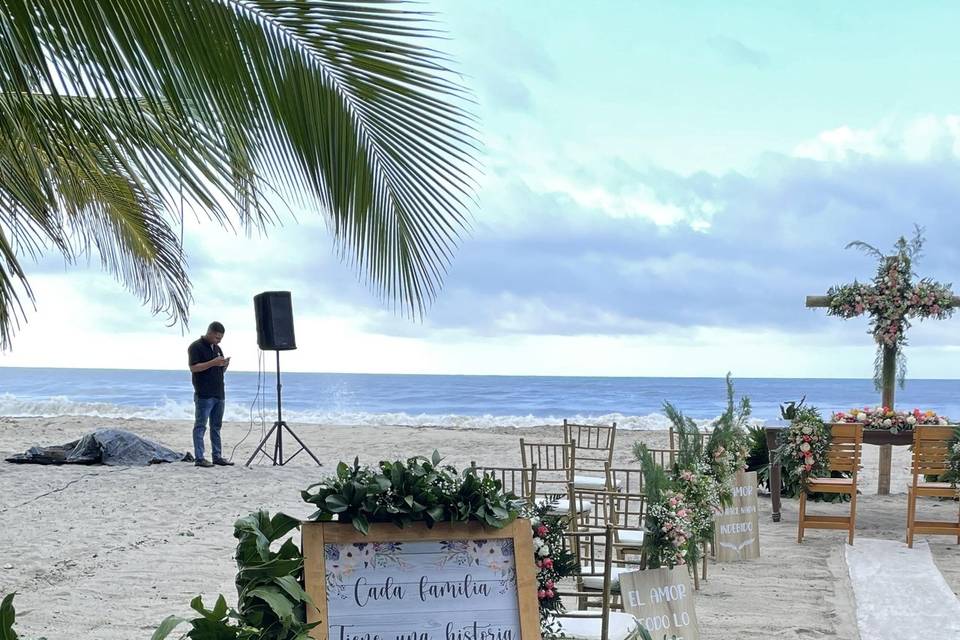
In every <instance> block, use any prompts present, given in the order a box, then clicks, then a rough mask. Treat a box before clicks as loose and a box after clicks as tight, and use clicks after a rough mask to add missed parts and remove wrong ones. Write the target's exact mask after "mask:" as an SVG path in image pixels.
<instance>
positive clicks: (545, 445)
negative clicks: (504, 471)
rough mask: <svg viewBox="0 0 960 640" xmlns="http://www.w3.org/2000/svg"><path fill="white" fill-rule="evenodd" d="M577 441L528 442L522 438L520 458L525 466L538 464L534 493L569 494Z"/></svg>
mask: <svg viewBox="0 0 960 640" xmlns="http://www.w3.org/2000/svg"><path fill="white" fill-rule="evenodd" d="M575 451H576V443H574V442H527V441H526V440H524V439H523V438H520V459H521V461H522V462H521V464H522V465H523V466H524V467H530V466H532V465H536V466H537V485H536V487H535V493H534V495H541V496H554V495H567V493H568V491H567V490H568V486H567V485H568V484H569V483H570V482H572V481H573V468H574V464H575Z"/></svg>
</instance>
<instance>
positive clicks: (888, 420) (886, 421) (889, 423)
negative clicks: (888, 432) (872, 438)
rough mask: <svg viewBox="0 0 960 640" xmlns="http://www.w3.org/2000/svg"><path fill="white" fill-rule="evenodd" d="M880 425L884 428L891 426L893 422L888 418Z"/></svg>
mask: <svg viewBox="0 0 960 640" xmlns="http://www.w3.org/2000/svg"><path fill="white" fill-rule="evenodd" d="M881 424H883V426H885V427H889V426H890V425H892V424H893V422H891V421H890V418H887V419H885V420H884V421H883V422H882V423H881Z"/></svg>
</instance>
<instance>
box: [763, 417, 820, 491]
mask: <svg viewBox="0 0 960 640" xmlns="http://www.w3.org/2000/svg"><path fill="white" fill-rule="evenodd" d="M793 416H794V417H793V419H792V421H791V423H790V427H789V428H787V429H786V430H785V431H784V432H782V433H781V434H780V438H781V440H780V443H781V444H780V446H779V447H778V448H777V451H776V452H775V455H776V456H777V458H778V459H779V461H780V465H781V466H782V468H783V471H784V475H785V476H786V477H785V479H784V482H785V484H786V485H787V487H799V488H800V490H805V489H806V486H807V480H808V478H810V476H825V475H828V474H829V473H830V467H829V461H828V459H827V450H828V449H829V448H830V429H828V428H827V425H825V424H824V423H823V420H822V419H821V418H820V412H819V411H818V410H817V409H816V408H814V407H803V408H798V409H796V411H795V412H793Z"/></svg>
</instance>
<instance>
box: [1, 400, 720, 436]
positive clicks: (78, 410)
mask: <svg viewBox="0 0 960 640" xmlns="http://www.w3.org/2000/svg"><path fill="white" fill-rule="evenodd" d="M0 415H3V416H11V417H13V416H16V417H48V418H49V417H58V416H90V417H98V418H138V419H143V420H192V419H193V403H192V402H182V401H174V400H166V401H164V402H163V403H160V404H157V405H154V406H151V407H143V406H135V405H118V404H112V403H106V402H82V401H76V400H71V399H70V398H69V397H67V396H51V397H47V398H26V397H23V396H16V395H13V394H10V393H3V394H0ZM274 415H275V414H274V413H273V412H272V411H270V410H269V409H268V410H267V411H266V412H265V413H261V412H260V411H259V410H258V409H256V408H254V409H253V410H251V409H250V406H249V405H246V406H244V405H243V404H241V403H237V402H233V403H230V402H228V403H227V410H226V414H225V415H224V419H225V420H228V421H236V422H248V421H255V422H260V421H261V420H262V421H265V422H268V423H269V422H272V420H273V419H274ZM283 416H284V419H285V420H286V421H287V422H290V423H301V424H336V425H346V426H383V427H387V426H391V427H393V426H400V427H455V428H471V429H489V428H493V427H539V426H544V425H557V424H560V423H562V422H563V419H564V418H566V419H567V420H569V421H570V422H574V423H587V424H610V423H612V422H616V423H617V426H618V427H620V428H622V429H628V430H637V431H655V430H662V429H666V428H667V427H668V426H669V424H670V422H669V420H668V419H667V417H666V416H665V415H663V414H661V413H650V414H647V415H625V414H622V413H606V414H598V415H583V414H581V415H567V416H552V415H550V416H535V415H497V414H492V413H491V414H484V415H461V414H430V413H420V414H410V413H403V412H397V413H372V412H364V411H358V412H344V411H320V410H300V411H298V410H291V409H287V408H286V407H285V408H284V411H283ZM698 422H699V421H698ZM703 422H709V421H703Z"/></svg>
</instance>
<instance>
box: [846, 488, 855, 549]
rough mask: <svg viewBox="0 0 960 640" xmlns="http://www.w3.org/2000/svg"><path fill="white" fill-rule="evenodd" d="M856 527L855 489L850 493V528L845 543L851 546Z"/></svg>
mask: <svg viewBox="0 0 960 640" xmlns="http://www.w3.org/2000/svg"><path fill="white" fill-rule="evenodd" d="M856 528H857V490H856V489H854V490H853V493H851V494H850V529H849V533H848V534H847V544H849V545H850V546H851V547H852V546H853V533H854V531H856Z"/></svg>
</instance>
